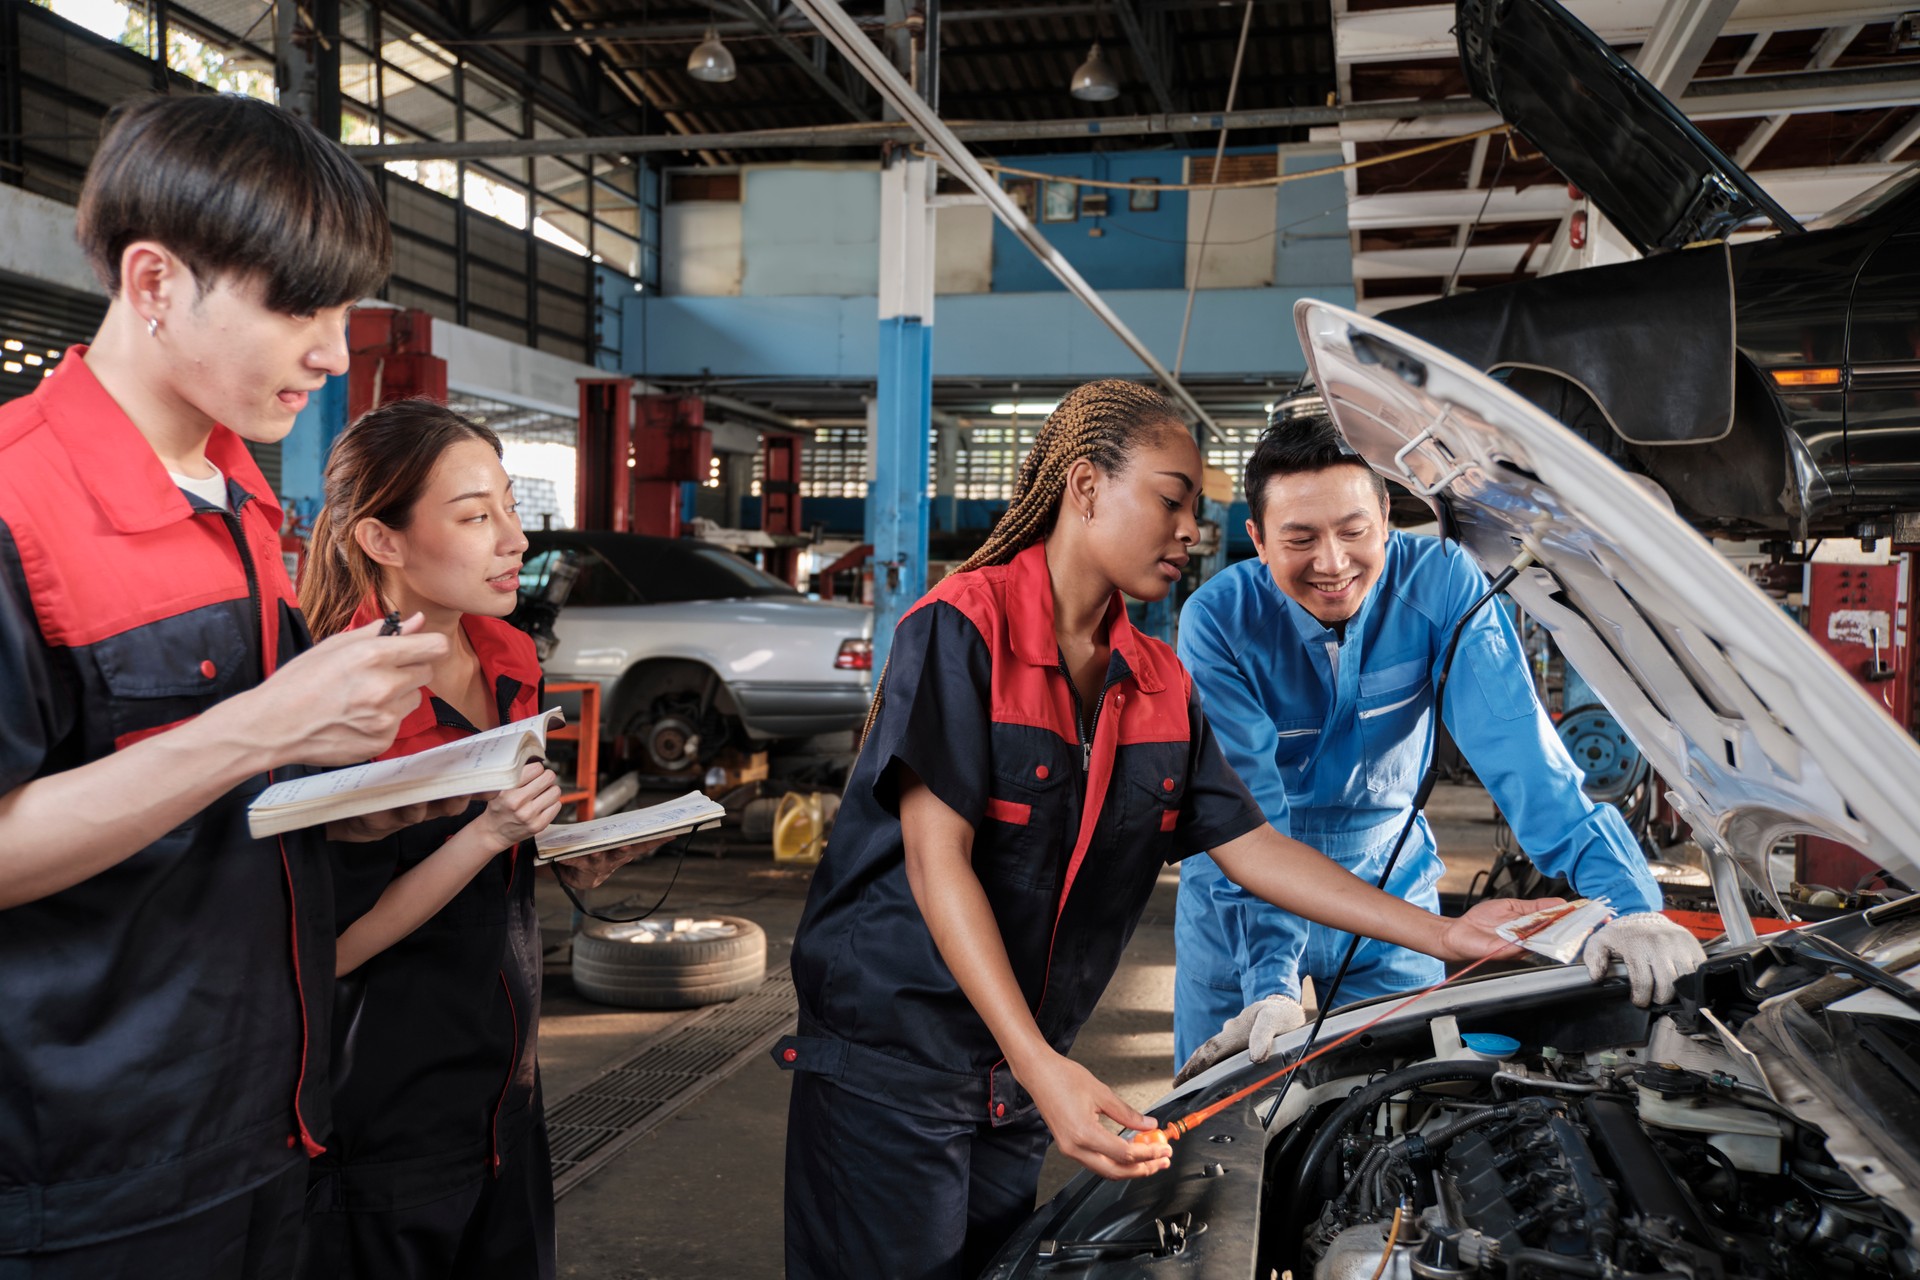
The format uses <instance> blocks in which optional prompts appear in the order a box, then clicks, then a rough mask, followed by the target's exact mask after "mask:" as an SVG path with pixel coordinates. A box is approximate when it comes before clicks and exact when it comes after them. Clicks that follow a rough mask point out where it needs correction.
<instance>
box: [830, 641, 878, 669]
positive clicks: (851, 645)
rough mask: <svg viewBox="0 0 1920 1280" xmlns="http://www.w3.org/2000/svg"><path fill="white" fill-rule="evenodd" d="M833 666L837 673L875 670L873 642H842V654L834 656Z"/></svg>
mask: <svg viewBox="0 0 1920 1280" xmlns="http://www.w3.org/2000/svg"><path fill="white" fill-rule="evenodd" d="M833 665H834V669H835V670H837V671H871V670H873V641H871V640H842V641H841V642H840V652H839V653H837V654H835V655H834V658H833Z"/></svg>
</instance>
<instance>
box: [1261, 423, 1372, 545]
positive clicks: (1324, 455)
mask: <svg viewBox="0 0 1920 1280" xmlns="http://www.w3.org/2000/svg"><path fill="white" fill-rule="evenodd" d="M1331 467H1359V468H1360V469H1361V470H1362V471H1364V472H1366V473H1367V478H1368V479H1369V480H1371V481H1372V482H1373V489H1374V492H1375V494H1377V495H1378V497H1379V499H1380V510H1381V511H1382V512H1383V513H1384V512H1385V511H1386V509H1387V482H1386V481H1385V480H1382V479H1381V478H1380V476H1379V473H1378V472H1376V471H1374V469H1373V468H1372V467H1370V466H1368V465H1367V460H1366V459H1365V458H1362V457H1361V456H1360V455H1359V454H1358V453H1355V452H1354V450H1353V446H1351V445H1349V444H1348V443H1347V442H1346V440H1345V439H1344V438H1342V437H1341V435H1340V432H1339V431H1338V430H1337V429H1335V427H1334V425H1333V419H1332V418H1330V417H1328V416H1327V413H1326V410H1325V408H1324V407H1322V406H1321V405H1320V402H1319V400H1318V399H1317V398H1315V399H1314V400H1313V401H1312V402H1311V403H1310V404H1304V405H1294V406H1289V405H1286V404H1282V405H1281V406H1280V407H1279V409H1277V410H1276V411H1275V413H1274V415H1273V419H1272V421H1271V423H1270V424H1269V425H1268V427H1267V429H1266V430H1265V431H1264V432H1262V433H1261V436H1260V443H1259V444H1257V445H1255V446H1254V449H1253V452H1252V453H1251V454H1249V455H1248V456H1247V469H1246V473H1245V475H1244V476H1243V477H1242V485H1243V489H1244V492H1245V493H1246V495H1247V506H1248V507H1249V508H1251V509H1252V512H1253V523H1254V527H1255V528H1258V529H1265V528H1266V513H1267V481H1268V480H1270V479H1271V478H1273V477H1274V476H1290V475H1299V474H1301V473H1302V472H1309V471H1325V470H1327V469H1329V468H1331Z"/></svg>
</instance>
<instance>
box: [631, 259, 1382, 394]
mask: <svg viewBox="0 0 1920 1280" xmlns="http://www.w3.org/2000/svg"><path fill="white" fill-rule="evenodd" d="M1103 296H1104V297H1105V298H1106V299H1107V301H1108V302H1109V303H1110V304H1112V306H1113V308H1114V310H1115V311H1116V312H1118V313H1119V315H1120V318H1121V319H1122V320H1124V321H1126V323H1127V324H1128V326H1129V327H1131V328H1132V329H1133V331H1134V332H1135V333H1137V334H1139V335H1140V337H1141V338H1142V339H1144V340H1145V341H1146V342H1147V344H1148V345H1149V346H1150V347H1152V348H1153V349H1154V350H1156V351H1160V352H1163V353H1166V354H1167V356H1168V358H1170V357H1171V353H1172V351H1173V349H1174V348H1175V346H1177V345H1178V344H1179V340H1180V317H1181V313H1182V310H1183V309H1184V307H1185V304H1186V293H1185V291H1184V290H1180V289H1134V290H1122V291H1117V292H1107V293H1104V294H1103ZM1353 296H1354V295H1353V286H1352V284H1351V283H1350V282H1349V283H1348V284H1345V285H1316V286H1314V287H1313V288H1311V289H1306V288H1271V289H1202V290H1201V291H1200V293H1199V295H1198V296H1197V298H1196V300H1195V302H1194V312H1193V335H1192V337H1191V339H1190V340H1189V341H1188V344H1187V363H1186V372H1188V373H1191V374H1193V375H1195V376H1218V375H1250V376H1261V377H1265V376H1270V375H1273V374H1277V373H1299V372H1301V371H1303V370H1304V369H1305V368H1306V357H1305V356H1304V355H1303V354H1302V353H1301V351H1300V341H1299V339H1298V337H1296V336H1295V333H1294V328H1293V304H1294V303H1295V302H1296V301H1298V300H1299V299H1301V298H1307V297H1311V298H1317V299H1320V300H1322V301H1326V302H1333V303H1336V304H1338V305H1341V306H1352V305H1353ZM627 305H628V306H629V307H630V308H633V309H634V310H635V311H638V312H639V315H638V316H637V317H636V316H635V315H634V314H633V312H632V311H630V312H629V313H628V319H629V321H630V323H628V324H626V325H625V326H623V328H624V332H625V335H626V338H627V343H626V354H625V368H626V370H627V371H628V372H630V373H633V374H635V375H638V374H639V373H641V372H642V371H644V372H645V373H646V374H647V375H649V376H654V377H692V378H697V377H703V376H711V377H777V378H874V377H877V376H878V373H879V367H880V353H879V346H878V341H877V338H876V330H875V328H874V321H873V308H874V300H873V298H872V297H871V296H868V297H854V298H843V297H827V296H820V295H800V296H791V297H780V298H766V297H752V298H749V297H738V298H709V297H686V296H679V297H672V296H659V295H644V296H642V295H636V296H635V297H633V298H632V299H631V300H629V302H628V303H627ZM1142 372H1143V370H1142V369H1141V367H1140V363H1139V361H1137V360H1136V359H1134V357H1133V355H1132V354H1131V353H1130V352H1128V351H1127V349H1126V348H1125V347H1123V346H1121V345H1120V342H1119V340H1118V339H1116V338H1115V337H1114V336H1113V335H1112V334H1111V333H1110V332H1108V331H1107V329H1106V328H1105V326H1103V325H1102V324H1101V323H1100V321H1099V320H1098V319H1096V318H1095V317H1094V315H1093V314H1092V313H1091V312H1089V311H1088V310H1087V309H1086V308H1085V307H1084V306H1082V305H1081V303H1080V302H1079V300H1078V299H1076V298H1074V297H1073V296H1072V295H1071V294H1067V293H985V294H945V295H942V296H941V298H940V346H939V349H938V350H937V351H936V352H935V353H934V356H933V376H935V377H998V378H1069V377H1071V378H1083V379H1084V378H1097V377H1115V376H1118V377H1138V376H1140V375H1141V373H1142Z"/></svg>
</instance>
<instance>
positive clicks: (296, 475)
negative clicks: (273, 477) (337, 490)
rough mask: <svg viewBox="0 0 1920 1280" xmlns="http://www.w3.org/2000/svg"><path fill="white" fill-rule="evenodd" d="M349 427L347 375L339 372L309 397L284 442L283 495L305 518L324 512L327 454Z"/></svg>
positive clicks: (282, 450) (281, 493) (288, 503)
mask: <svg viewBox="0 0 1920 1280" xmlns="http://www.w3.org/2000/svg"><path fill="white" fill-rule="evenodd" d="M346 429H347V377H346V375H345V374H339V375H337V376H333V377H329V378H328V379H327V381H326V385H324V386H322V387H321V388H320V389H319V390H318V391H316V392H314V393H313V394H312V395H311V396H309V397H308V398H307V407H306V408H304V409H302V410H301V411H300V413H299V415H298V416H296V417H295V418H294V420H293V430H292V431H289V432H288V433H287V438H286V439H284V440H282V441H281V442H280V497H281V498H282V500H283V505H284V507H285V509H287V510H290V511H297V512H299V513H300V516H301V518H302V519H303V520H304V521H311V520H312V519H313V517H314V516H316V515H318V514H319V512H320V500H321V498H322V497H323V496H324V495H323V494H322V491H321V479H322V477H323V476H324V475H325V474H326V470H327V455H328V454H330V453H332V452H333V442H334V441H335V440H337V439H339V438H340V433H341V432H342V431H345V430H346Z"/></svg>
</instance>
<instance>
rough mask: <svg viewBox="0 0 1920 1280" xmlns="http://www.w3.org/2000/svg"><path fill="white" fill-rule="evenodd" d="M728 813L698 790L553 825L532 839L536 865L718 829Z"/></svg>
mask: <svg viewBox="0 0 1920 1280" xmlns="http://www.w3.org/2000/svg"><path fill="white" fill-rule="evenodd" d="M726 816H727V811H726V810H725V809H723V808H722V807H720V806H719V805H718V804H716V803H714V802H713V801H711V800H709V799H707V798H706V797H705V796H703V795H701V794H700V793H699V792H698V791H689V792H687V794H685V795H683V796H681V797H680V798H679V799H678V800H668V801H667V802H665V803H664V804H656V805H649V806H648V807H647V808H645V809H632V810H629V811H628V812H626V813H615V814H609V815H608V816H606V817H604V818H595V819H594V820H593V821H592V822H556V823H554V824H553V825H552V826H550V827H548V828H547V829H546V830H545V831H542V832H541V833H540V834H539V835H538V836H535V837H534V845H535V847H536V848H538V849H539V853H538V855H537V856H536V857H535V858H534V861H535V862H536V863H539V864H541V865H545V864H546V863H549V862H563V861H565V860H566V859H568V858H578V857H582V856H584V855H586V854H589V853H599V852H600V851H601V850H603V849H617V848H619V847H620V846H622V845H628V844H638V843H640V842H641V841H643V840H661V839H665V838H668V837H670V836H678V835H685V834H686V833H688V832H690V831H705V830H706V829H707V828H708V827H717V826H719V825H720V820H721V819H722V818H724V817H726Z"/></svg>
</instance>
